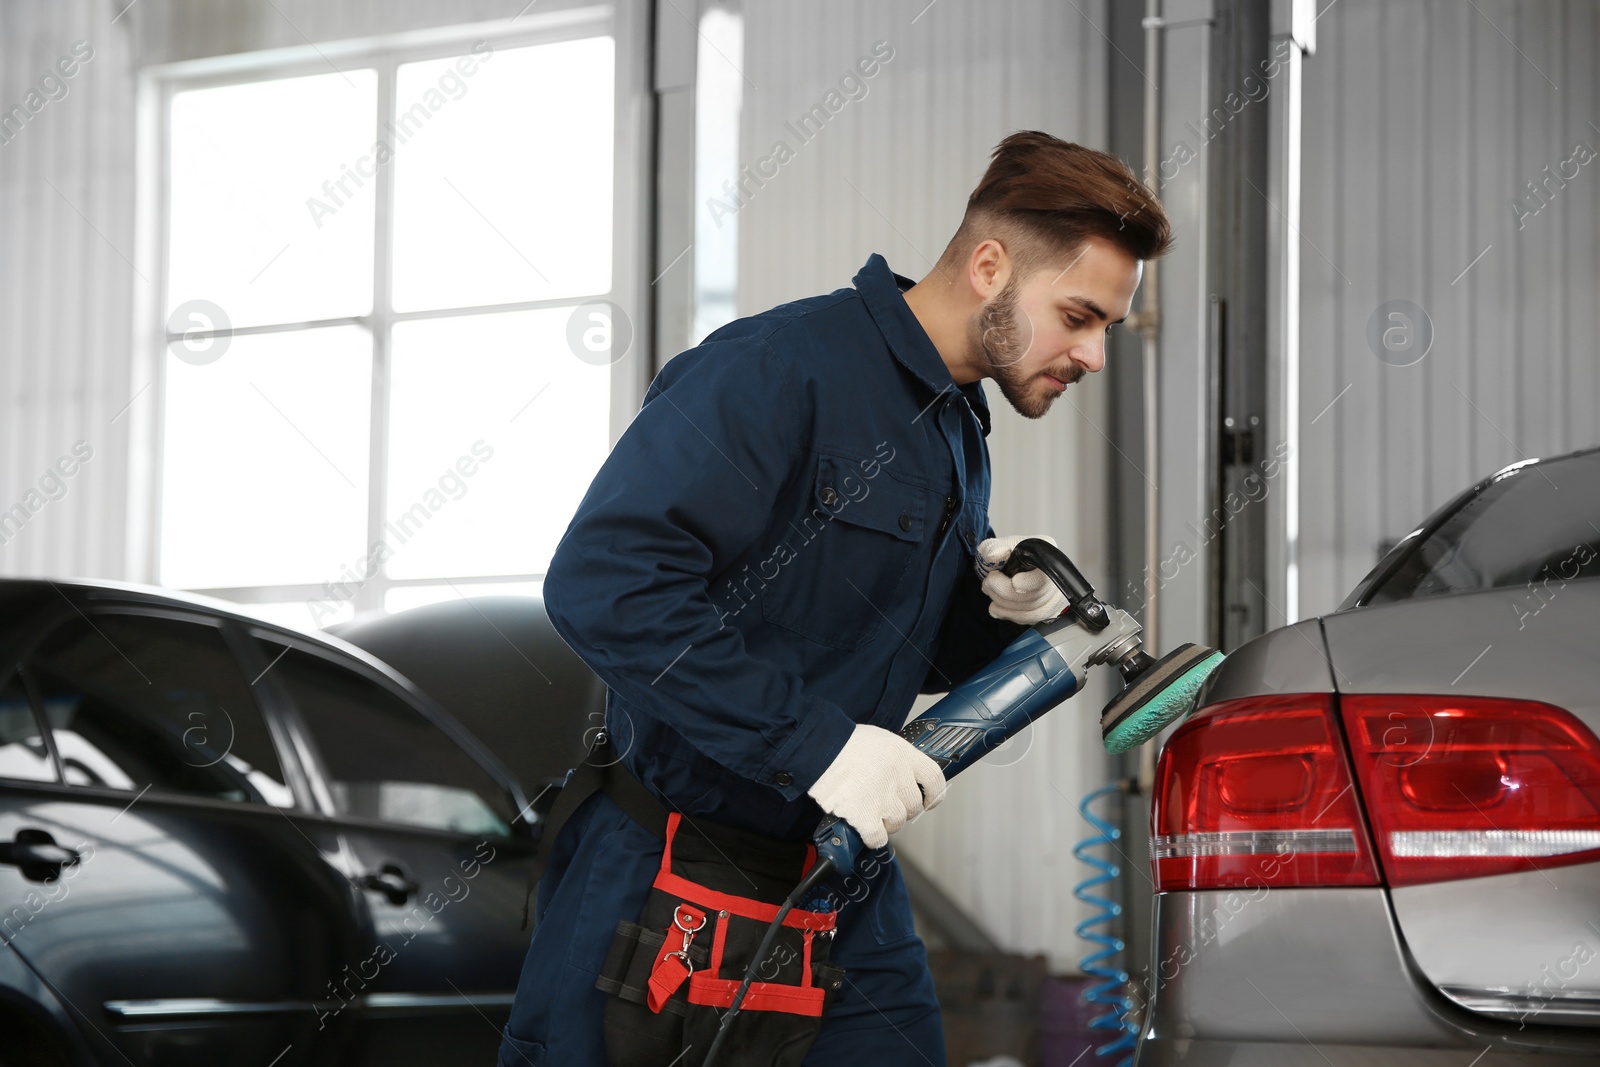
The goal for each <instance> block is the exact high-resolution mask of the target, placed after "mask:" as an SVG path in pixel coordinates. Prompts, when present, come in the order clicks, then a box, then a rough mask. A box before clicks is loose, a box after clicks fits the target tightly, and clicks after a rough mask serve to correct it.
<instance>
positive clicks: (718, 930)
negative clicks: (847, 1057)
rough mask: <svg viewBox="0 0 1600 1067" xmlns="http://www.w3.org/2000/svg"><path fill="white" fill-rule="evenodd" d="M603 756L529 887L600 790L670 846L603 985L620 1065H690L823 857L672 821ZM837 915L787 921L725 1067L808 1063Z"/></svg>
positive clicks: (581, 776)
mask: <svg viewBox="0 0 1600 1067" xmlns="http://www.w3.org/2000/svg"><path fill="white" fill-rule="evenodd" d="M606 760H615V753H614V751H612V750H611V749H610V747H609V745H608V744H607V743H606V741H605V739H604V737H603V736H602V737H601V738H600V739H599V742H598V743H597V745H596V747H595V748H594V749H592V750H591V752H590V754H589V757H588V758H586V759H585V761H584V762H583V763H582V764H580V765H579V767H578V768H577V769H576V770H575V771H574V772H573V774H572V775H571V776H569V778H568V781H567V785H566V786H565V787H564V789H563V791H562V796H561V797H560V798H559V799H558V800H557V802H556V804H555V806H554V807H553V808H552V810H551V813H550V817H549V821H548V822H547V824H546V827H545V837H544V838H543V840H542V842H541V848H540V852H539V855H538V856H537V857H536V860H535V874H534V878H535V879H537V877H538V876H539V875H540V874H542V873H543V867H544V856H545V854H546V852H547V850H548V848H549V847H550V843H551V841H552V839H553V837H554V835H555V833H556V832H557V831H558V830H559V829H560V823H561V822H564V821H565V819H566V817H567V816H568V815H570V814H571V813H572V812H573V811H574V810H576V809H577V807H578V805H579V804H581V803H582V802H583V801H584V800H585V799H587V798H588V797H589V796H590V795H592V794H593V793H595V792H597V791H603V792H605V793H606V794H607V795H608V796H609V797H611V799H612V800H613V801H615V802H616V803H617V806H618V807H620V808H622V810H623V811H624V812H626V813H627V814H628V815H629V817H631V818H632V819H634V821H636V822H638V823H639V824H640V825H642V826H644V827H645V828H646V829H649V830H651V831H652V832H653V833H655V834H657V835H658V836H660V837H662V838H663V839H664V841H665V845H664V847H663V849H662V852H661V866H660V869H659V870H658V871H657V873H656V876H655V880H654V881H653V882H652V883H651V889H650V895H649V897H648V898H647V899H646V901H645V905H644V910H643V912H642V913H641V914H640V916H639V919H638V921H637V922H628V921H626V920H624V921H622V922H619V923H618V924H617V929H616V934H615V935H614V937H613V938H612V941H611V946H610V948H609V950H608V951H607V953H606V960H605V963H604V965H603V966H602V967H601V968H600V973H599V976H598V978H597V979H596V981H595V987H596V988H597V989H599V990H601V991H602V992H605V993H607V994H609V997H608V999H607V1001H606V1009H605V1045H606V1056H607V1058H608V1059H609V1060H610V1062H611V1065H612V1067H663V1065H665V1064H669V1063H670V1064H679V1063H681V1064H682V1065H683V1067H691V1065H695V1064H699V1063H700V1062H701V1061H702V1060H703V1059H704V1057H705V1054H706V1052H707V1051H708V1050H709V1049H710V1047H711V1042H712V1040H713V1038H714V1037H715V1035H716V1032H717V1028H718V1026H719V1025H720V1024H721V1022H722V1016H723V1014H724V1013H725V1011H726V1010H727V1008H728V1007H729V1005H730V1004H731V1003H732V1001H733V996H734V993H735V992H736V991H737V990H738V988H739V985H740V983H741V982H742V981H743V979H744V976H745V972H746V970H747V968H748V967H749V966H750V964H751V962H752V960H753V959H754V958H755V954H756V951H757V949H758V948H759V946H760V942H761V939H762V936H763V935H764V934H765V933H766V931H767V927H768V926H769V925H770V924H771V923H772V920H773V919H774V918H776V917H777V914H778V909H779V907H780V906H781V905H782V903H783V901H784V899H785V898H786V897H787V896H788V895H789V893H790V891H791V890H793V888H794V887H795V885H796V884H797V883H798V882H799V881H800V879H801V878H802V877H803V876H804V875H805V873H806V871H807V870H809V869H810V867H811V864H812V863H813V862H815V859H816V852H815V849H813V848H812V846H811V845H810V844H809V843H807V842H802V841H785V840H782V839H779V838H774V837H767V836H764V835H761V834H755V833H750V832H748V831H745V830H740V829H736V828H734V827H729V826H723V825H720V824H718V823H713V822H709V821H707V820H705V819H701V818H695V819H688V818H684V817H683V816H681V815H680V814H679V813H677V812H670V813H669V812H668V811H667V810H666V809H665V808H664V807H662V805H661V803H660V802H659V801H658V800H656V798H655V796H654V794H652V793H651V792H650V791H649V790H648V789H646V788H645V786H644V785H643V783H641V782H640V781H639V780H638V779H637V778H635V777H634V776H633V775H632V774H631V773H629V772H628V771H627V769H626V768H624V767H622V766H621V765H620V764H619V763H616V762H610V763H605V762H603V761H606ZM569 790H570V791H571V794H570V795H569V793H568V791H569ZM802 903H806V902H802ZM836 918H837V915H836V913H835V912H834V911H832V910H827V911H811V910H805V909H803V908H801V907H796V908H794V909H793V910H791V911H790V912H789V914H788V915H787V916H786V917H785V918H784V922H783V926H782V928H781V929H780V930H779V932H778V935H777V938H776V940H775V941H774V943H773V946H772V948H771V949H770V950H769V951H768V954H767V957H766V958H765V959H764V960H763V961H762V962H761V963H760V964H759V965H758V967H757V970H756V974H755V979H754V981H753V982H752V983H751V985H750V990H749V992H748V993H747V994H746V996H745V999H744V1003H743V1005H742V1006H741V1008H740V1010H739V1014H738V1015H737V1016H736V1017H735V1018H734V1020H733V1021H732V1023H730V1024H729V1031H728V1035H727V1037H726V1039H724V1042H723V1045H722V1048H721V1049H720V1050H719V1051H718V1053H717V1067H799V1064H800V1062H801V1061H802V1060H803V1059H804V1058H805V1055H806V1052H807V1051H808V1050H809V1049H810V1048H811V1045H812V1043H813V1042H814V1041H815V1040H816V1037H817V1033H818V1031H819V1030H820V1029H821V1027H822V1017H823V1014H824V1012H826V1011H827V1009H828V1005H829V1004H830V1003H831V1002H832V1000H833V997H834V995H835V994H836V993H837V992H838V990H839V988H840V986H841V985H843V983H844V969H843V968H841V967H838V966H836V965H834V964H831V963H829V962H828V953H829V950H830V948H831V947H832V943H833V936H834V931H835V922H836Z"/></svg>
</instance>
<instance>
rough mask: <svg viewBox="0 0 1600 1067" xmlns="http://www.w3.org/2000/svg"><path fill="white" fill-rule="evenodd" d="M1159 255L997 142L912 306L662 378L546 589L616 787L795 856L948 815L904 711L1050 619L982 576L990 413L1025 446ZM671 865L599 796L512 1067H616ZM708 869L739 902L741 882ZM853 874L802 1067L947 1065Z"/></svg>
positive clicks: (1077, 155)
mask: <svg viewBox="0 0 1600 1067" xmlns="http://www.w3.org/2000/svg"><path fill="white" fill-rule="evenodd" d="M1169 243H1170V233H1169V227H1168V223H1167V219H1166V217H1165V215H1164V214H1163V213H1162V210H1161V208H1160V205H1159V204H1158V203H1157V202H1156V200H1155V198H1154V196H1153V195H1152V194H1151V193H1150V191H1149V190H1148V189H1146V188H1145V187H1144V186H1143V185H1141V184H1140V183H1139V182H1138V180H1137V179H1135V178H1134V176H1133V175H1132V173H1131V172H1129V170H1128V169H1127V167H1126V166H1124V165H1123V164H1122V163H1121V162H1120V161H1119V160H1117V159H1116V158H1115V157H1113V156H1109V155H1106V154H1105V153H1101V152H1096V151H1093V150H1091V149H1087V148H1083V147H1081V146H1078V145H1074V144H1070V143H1067V142H1064V141H1061V140H1058V139H1056V138H1054V137H1051V136H1049V135H1047V134H1044V133H1038V132H1022V133H1016V134H1013V135H1011V136H1009V137H1007V138H1006V139H1005V140H1003V141H1002V142H1001V143H1000V144H999V146H998V147H997V148H996V149H995V151H994V154H993V158H992V161H991V163H990V166H989V167H988V169H987V171H986V173H985V174H984V176H983V179H982V181H981V182H980V183H979V184H978V187H977V189H976V190H974V192H973V193H972V195H971V197H970V198H969V200H968V203H967V209H966V214H965V217H964V218H963V220H962V223H961V226H960V228H959V229H958V230H957V232H956V234H955V236H954V238H952V240H951V241H950V244H949V246H948V247H947V248H946V249H945V251H944V254H943V255H942V256H941V258H940V260H939V262H938V263H937V264H936V265H935V267H934V269H933V270H932V271H931V272H930V273H929V274H928V275H927V276H926V277H925V278H923V279H922V280H921V281H920V282H917V283H916V284H912V282H911V280H910V279H908V278H905V277H902V276H900V275H898V274H895V273H893V272H891V270H890V269H889V266H888V264H887V263H886V262H885V261H884V259H883V257H882V256H879V255H873V256H872V257H871V258H869V259H868V260H867V263H866V265H865V266H864V267H862V268H861V270H860V272H859V273H858V274H857V275H856V276H855V278H854V288H846V289H839V290H836V291H835V292H833V293H830V294H828V295H826V296H819V297H812V298H809V299H804V300H799V301H795V302H793V303H789V304H784V305H782V306H780V307H777V308H774V309H772V310H771V311H768V312H765V313H763V314H760V315H755V316H753V317H750V318H744V319H739V320H737V321H735V322H732V323H730V324H729V325H727V326H724V327H722V328H721V329H719V330H717V331H716V332H714V333H713V334H712V335H711V336H709V337H707V338H706V340H705V341H704V342H703V343H702V344H700V345H698V346H696V347H695V348H693V349H690V350H689V351H687V352H684V353H682V354H680V355H678V356H677V357H676V358H674V359H672V360H671V361H670V362H669V363H668V364H667V365H666V367H665V368H664V369H663V370H662V371H661V373H660V374H659V375H658V376H657V377H656V379H655V381H654V383H652V385H651V387H650V390H649V392H648V393H647V395H646V399H645V402H644V405H643V407H642V409H641V410H640V412H639V414H638V416H637V417H636V418H635V419H634V421H633V423H632V425H631V426H630V427H629V428H628V430H627V432H626V433H624V434H623V436H622V439H621V440H620V441H619V442H618V443H617V446H616V449H615V450H614V451H613V452H612V454H611V456H610V458H609V459H607V461H606V463H605V465H604V466H603V467H602V468H601V470H600V472H599V474H598V475H596V477H595V479H594V482H593V484H592V485H591V487H590V489H589V491H588V494H587V495H586V496H585V497H584V500H583V502H582V504H581V505H580V506H579V508H578V512H577V515H576V516H575V517H574V519H573V520H572V524H571V525H570V526H569V528H568V529H567V532H566V534H565V536H564V538H563V539H562V541H561V544H560V546H559V547H558V549H557V550H556V553H555V557H554V559H553V560H552V562H551V564H550V568H549V572H548V576H547V577H546V579H545V586H544V591H545V601H546V607H547V609H548V611H549V614H550V618H551V620H552V622H553V623H554V625H555V627H556V629H557V631H558V632H559V633H560V634H561V636H562V637H563V638H564V639H565V640H566V641H567V642H568V643H569V644H570V645H571V646H572V647H573V649H574V650H575V651H576V652H577V653H578V654H579V655H580V656H581V657H582V658H583V659H584V660H585V661H586V662H587V663H588V664H589V665H590V667H592V668H593V669H594V671H595V672H596V673H597V674H598V675H599V676H600V677H601V678H602V679H604V681H605V682H606V684H607V687H608V693H607V713H606V725H607V730H608V733H609V735H610V737H611V740H612V742H613V744H614V751H615V753H616V756H615V757H613V758H615V759H618V760H620V766H621V768H623V769H625V770H626V772H627V773H628V774H629V775H631V776H632V779H637V781H636V782H634V786H635V787H637V786H638V785H639V784H641V783H642V787H643V790H644V791H645V793H646V795H647V796H648V797H650V798H653V801H652V803H654V802H659V804H660V806H661V807H662V808H663V809H664V810H666V811H670V812H674V813H678V815H679V817H680V818H681V819H682V820H685V821H686V822H687V823H688V824H692V825H695V826H697V827H701V828H706V827H712V828H715V827H723V828H731V829H732V832H734V833H738V832H744V833H745V834H754V835H759V836H760V837H761V838H762V839H764V840H775V841H778V842H782V843H787V842H801V841H805V840H806V839H807V837H808V836H809V834H810V832H811V831H812V830H813V829H814V828H815V827H816V825H817V822H818V820H819V818H821V816H822V815H823V813H824V812H829V813H832V814H834V815H838V816H840V817H842V818H843V819H845V820H847V821H848V822H849V823H850V824H851V825H852V826H854V827H855V828H856V829H857V830H858V831H860V833H861V836H862V838H863V840H864V841H865V842H866V844H867V846H868V847H869V848H881V847H882V846H883V845H884V844H885V843H886V842H887V840H888V836H889V835H890V834H891V833H893V832H895V831H896V830H898V829H900V828H901V827H902V826H903V825H904V824H905V823H906V822H907V821H908V820H909V819H911V818H914V817H916V816H917V815H918V814H920V813H921V812H922V811H924V810H926V809H928V808H932V807H933V806H934V805H935V804H937V803H938V802H939V800H940V799H941V797H942V796H943V792H944V778H943V776H942V774H941V773H940V770H939V767H938V765H937V764H936V763H934V762H933V761H932V760H931V759H929V758H928V757H927V756H925V755H923V754H922V753H920V752H918V751H917V750H916V749H915V748H913V747H912V746H911V745H910V744H909V743H908V742H906V741H904V740H902V739H901V738H900V737H899V736H898V735H897V734H896V733H895V731H896V730H898V728H899V727H900V726H901V725H902V724H903V723H904V721H905V719H906V716H907V714H908V712H909V711H910V709H911V706H912V702H913V700H914V698H915V697H916V696H917V694H918V693H919V692H923V693H932V692H940V691H944V690H947V689H949V688H950V687H951V686H953V685H955V684H957V683H959V682H961V681H962V680H963V679H965V678H966V677H968V676H969V675H970V674H971V673H972V672H973V671H975V670H976V669H977V668H979V667H981V666H983V665H984V664H985V663H987V662H988V661H990V660H991V659H992V658H993V657H994V656H995V655H996V654H997V653H998V652H999V651H1000V650H1001V649H1002V648H1004V647H1005V645H1006V644H1008V643H1009V642H1010V641H1011V640H1012V639H1014V638H1015V637H1016V636H1017V635H1018V634H1019V633H1020V632H1021V630H1022V628H1023V627H1024V626H1026V625H1029V624H1032V623H1035V622H1038V621H1041V620H1044V619H1047V618H1051V617H1053V616H1054V615H1056V614H1059V613H1060V611H1061V610H1062V608H1063V607H1064V606H1065V600H1064V598H1063V597H1062V596H1061V594H1060V593H1059V592H1058V591H1057V590H1056V588H1055V587H1054V585H1053V584H1052V583H1051V582H1050V581H1049V580H1048V579H1047V578H1045V576H1044V575H1043V574H1041V573H1040V572H1038V571H1036V570H1028V571H1023V572H1021V573H1019V574H1017V575H1016V576H1015V577H1007V576H1006V575H1004V574H1001V573H1000V572H999V571H998V570H995V569H993V566H992V565H994V564H998V563H999V562H1002V561H1003V560H1004V559H1005V557H1006V554H1007V553H1008V552H1009V551H1010V549H1011V548H1012V547H1013V546H1014V545H1015V544H1016V542H1017V541H1018V540H1020V538H1016V537H1011V538H1004V539H999V538H995V537H994V531H993V529H992V528H991V527H990V525H989V520H988V504H989V485H990V477H989V455H988V451H987V448H986V445H985V442H984V437H985V436H986V435H987V433H988V431H989V410H988V406H987V404H986V401H985V398H984V393H983V389H982V386H981V384H980V382H981V381H982V379H984V378H991V379H993V380H994V382H995V383H996V385H997V386H998V387H999V389H1000V392H1001V395H1003V396H1004V397H1005V398H1006V400H1007V402H1009V403H1010V404H1011V406H1012V407H1013V408H1015V409H1016V410H1017V411H1018V412H1020V413H1021V414H1022V415H1024V416H1026V417H1027V418H1039V417H1041V416H1042V415H1044V413H1045V412H1046V411H1048V410H1049V408H1050V406H1051V404H1052V403H1053V402H1054V401H1055V399H1056V397H1057V396H1059V395H1060V394H1061V392H1062V391H1063V390H1065V389H1066V388H1067V387H1068V386H1069V385H1071V384H1073V383H1074V382H1077V381H1079V380H1080V379H1081V378H1082V377H1083V376H1084V375H1085V374H1088V373H1090V372H1093V371H1097V370H1099V369H1100V368H1101V367H1102V366H1103V365H1104V362H1105V338H1106V332H1107V330H1108V329H1109V328H1110V327H1111V326H1112V325H1114V324H1115V323H1117V322H1120V321H1122V319H1123V318H1124V317H1126V315H1127V314H1128V310H1129V306H1130V304H1131V302H1132V300H1133V296H1134V291H1135V290H1136V289H1137V287H1138V284H1139V279H1140V276H1141V273H1142V270H1143V261H1144V260H1146V259H1149V258H1152V257H1154V256H1158V255H1160V254H1162V253H1163V252H1164V251H1165V250H1166V248H1167V246H1168V244H1169ZM980 561H982V562H983V563H987V564H989V565H990V566H982V565H980ZM983 574H986V577H984V576H981V575H983ZM630 780H631V779H630ZM576 795H578V794H577V793H576V792H574V796H576ZM677 825H680V826H682V825H684V823H678V824H677ZM662 851H663V839H662V837H661V836H659V831H658V830H657V831H652V830H651V829H649V828H647V827H646V826H644V825H642V824H641V823H640V822H639V821H636V820H635V819H634V818H631V817H630V815H629V814H627V813H625V812H624V811H623V810H622V808H621V807H619V805H618V804H617V803H616V802H614V800H613V796H612V795H610V794H609V793H608V792H595V793H593V794H592V795H588V796H587V797H586V798H585V799H583V800H582V802H581V804H580V805H579V806H578V807H577V808H576V810H575V811H573V812H572V813H571V815H570V818H568V819H567V820H566V822H565V825H564V826H562V827H561V828H560V830H559V832H558V833H556V834H555V835H554V840H553V844H552V845H551V852H550V865H549V868H548V872H547V873H546V874H545V876H544V878H543V880H542V881H541V883H540V885H539V892H538V900H537V915H538V925H537V928H536V931H535V934H534V938H533V942H532V945H531V946H530V948H529V951H528V956H527V962H526V964H525V965H524V969H523V974H522V980H521V983H520V985H519V987H518V990H517V996H516V1001H515V1004H514V1006H513V1008H512V1013H511V1019H510V1022H509V1024H508V1026H507V1028H506V1034H505V1041H504V1043H503V1044H502V1046H501V1052H500V1064H501V1065H502V1067H517V1065H523V1064H533V1065H540V1064H547V1063H548V1064H560V1065H562V1067H566V1065H576V1064H585V1065H587V1064H596V1065H598V1064H601V1063H604V1062H606V1053H605V1051H604V1044H603V1041H602V1015H603V1012H604V1009H605V1005H606V999H607V994H606V993H604V992H601V991H600V990H598V989H597V988H596V986H595V981H596V975H597V973H599V972H600V971H601V969H602V967H603V965H604V963H605V960H606V956H607V950H608V947H609V946H610V945H611V943H612V939H613V934H614V931H616V929H617V925H618V923H619V921H630V922H631V921H635V920H638V919H639V918H640V912H641V908H642V907H643V906H644V904H645V901H646V898H647V896H648V895H649V893H650V891H651V884H652V879H654V878H655V877H656V874H657V871H658V868H659V867H660V863H661V857H662ZM726 859H727V860H728V861H729V864H730V865H731V868H732V869H733V872H734V873H733V874H731V875H730V878H736V877H737V875H738V873H739V867H740V863H741V860H742V857H741V856H738V855H732V856H727V857H726ZM871 867H872V869H873V870H874V871H875V877H873V878H872V879H871V881H870V883H869V884H868V885H867V886H866V892H865V893H864V895H861V899H856V900H852V901H851V902H849V903H846V904H844V906H843V907H841V908H840V909H839V911H838V914H837V923H838V926H837V933H836V936H835V937H834V938H833V941H832V945H831V959H832V962H833V963H836V964H838V965H841V966H843V967H844V968H845V980H844V982H843V984H842V986H841V987H840V989H839V991H838V993H837V995H836V996H835V997H834V998H833V1000H832V1002H831V1004H830V1006H829V1007H828V1009H827V1011H826V1014H825V1015H824V1017H823V1019H822V1024H821V1030H820V1036H818V1038H817V1039H816V1043H815V1045H814V1046H812V1048H811V1051H810V1053H809V1055H808V1056H807V1058H806V1060H805V1062H806V1063H807V1064H839V1063H874V1064H908V1065H912V1064H914V1065H917V1067H922V1065H924V1064H934V1065H938V1064H942V1063H943V1062H944V1043H943V1037H942V1029H941V1024H940V1018H939V1011H938V1004H937V1001H936V1000H935V998H934V991H933V983H932V980H931V977H930V975H929V973H928V968H927V958H926V954H925V952H924V949H923V946H922V943H921V941H920V940H919V939H918V938H917V936H916V933H915V931H914V929H913V927H912V921H911V910H910V904H909V901H908V900H907V896H906V890H905V885H904V883H903V881H902V880H901V877H900V872H899V869H898V866H897V865H896V864H895V863H894V862H893V861H892V860H881V861H880V862H877V863H874V864H872V865H871ZM798 875H799V871H798V870H796V871H795V877H796V878H798ZM751 884H754V882H753V881H752V883H751ZM853 895H856V894H853ZM743 1022H744V1020H743V1019H741V1020H740V1023H741V1024H742V1023H743ZM705 1052H706V1049H705V1048H704V1047H701V1048H698V1049H690V1050H688V1051H687V1052H685V1053H684V1054H683V1059H682V1061H681V1062H682V1063H683V1064H685V1065H688V1064H698V1063H700V1062H701V1060H702V1059H703V1058H704V1055H705ZM666 1058H667V1059H671V1058H672V1057H670V1056H668V1057H666Z"/></svg>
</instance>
